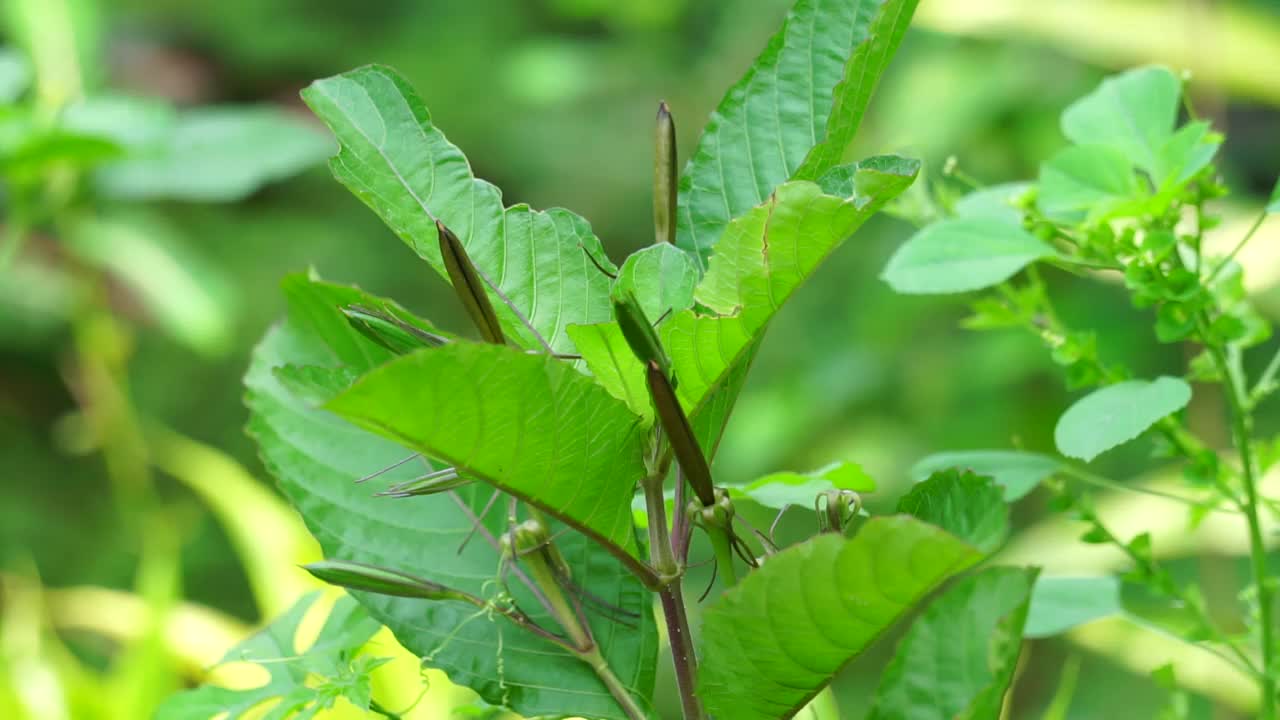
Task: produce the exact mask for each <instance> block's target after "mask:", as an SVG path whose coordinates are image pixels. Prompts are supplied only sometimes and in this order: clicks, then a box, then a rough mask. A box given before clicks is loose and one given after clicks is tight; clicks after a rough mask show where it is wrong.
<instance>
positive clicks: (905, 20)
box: [677, 0, 918, 267]
mask: <svg viewBox="0 0 1280 720" xmlns="http://www.w3.org/2000/svg"><path fill="white" fill-rule="evenodd" d="M917 1H918V0H880V1H879V2H865V1H863V0H799V2H797V3H796V5H795V7H794V8H793V9H792V10H791V12H790V14H788V15H787V19H786V21H785V23H784V24H783V26H782V28H781V29H779V30H778V32H777V33H776V34H775V35H774V36H773V37H772V38H771V39H770V41H769V44H768V46H767V47H766V48H765V49H764V52H762V53H761V54H760V56H759V57H758V58H757V59H756V61H755V63H754V64H753V65H752V66H751V68H750V69H748V70H747V73H746V74H745V75H744V76H743V77H742V79H741V80H739V81H738V83H737V84H735V85H734V86H733V87H732V88H730V89H729V91H728V92H727V93H726V94H725V97H724V99H723V100H721V101H720V105H719V107H717V108H716V111H715V112H714V113H712V115H711V119H710V121H709V122H708V123H707V126H706V129H705V130H704V131H703V134H702V138H701V139H700V140H699V142H698V147H697V149H696V151H695V152H694V154H693V156H692V160H690V161H689V164H688V166H687V167H686V168H685V171H684V173H683V174H682V176H681V178H680V212H679V234H678V239H677V244H678V245H679V246H680V247H682V248H684V249H686V250H690V251H692V252H693V253H694V254H695V256H696V258H697V260H698V262H699V266H700V267H705V261H706V259H707V257H708V256H709V255H710V254H711V249H712V247H713V246H714V245H715V244H716V242H717V241H718V240H719V238H720V235H721V233H723V232H724V231H725V229H726V227H727V226H728V225H729V222H730V221H731V220H732V219H734V218H736V217H739V216H741V215H742V214H743V213H746V212H747V211H749V210H750V209H751V208H753V207H756V206H758V205H760V204H761V203H764V202H766V201H767V200H768V198H769V196H770V195H771V194H772V193H773V192H774V189H775V188H777V187H778V186H779V185H780V184H781V183H783V182H785V181H786V180H788V179H791V178H797V179H805V180H817V179H818V178H820V177H822V175H823V174H824V173H826V171H827V170H829V169H831V168H832V167H834V166H835V165H837V164H838V163H839V162H840V160H841V158H842V157H843V155H844V152H845V149H846V148H847V147H848V145H849V143H850V141H852V139H853V137H854V135H855V134H856V132H857V130H858V126H859V125H860V124H861V121H862V116H863V113H864V112H865V111H866V108H867V105H868V103H869V102H870V100H871V95H872V93H873V92H874V91H875V87H876V84H877V83H878V81H879V79H880V75H881V73H883V72H884V69H885V67H886V66H887V65H888V63H889V60H890V59H891V58H892V57H893V54H894V53H895V52H896V50H897V47H898V43H899V42H900V41H901V40H902V35H903V33H904V32H905V31H906V28H907V26H908V25H909V24H910V23H911V16H912V14H913V13H914V12H915V8H916V4H917Z"/></svg>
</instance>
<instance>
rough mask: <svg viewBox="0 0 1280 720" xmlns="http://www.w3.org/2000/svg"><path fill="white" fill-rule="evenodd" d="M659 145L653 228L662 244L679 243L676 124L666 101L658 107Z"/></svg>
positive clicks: (655, 156) (654, 179) (656, 145)
mask: <svg viewBox="0 0 1280 720" xmlns="http://www.w3.org/2000/svg"><path fill="white" fill-rule="evenodd" d="M656 140H657V142H656V143H654V154H653V229H654V233H655V235H656V236H657V240H658V242H659V243H664V242H665V243H671V244H672V245H674V244H675V242H676V189H677V186H678V183H679V172H678V171H677V166H676V160H677V154H676V124H675V122H674V121H673V120H672V119H671V109H670V108H669V107H667V104H666V103H665V102H663V103H659V104H658V122H657V138H656Z"/></svg>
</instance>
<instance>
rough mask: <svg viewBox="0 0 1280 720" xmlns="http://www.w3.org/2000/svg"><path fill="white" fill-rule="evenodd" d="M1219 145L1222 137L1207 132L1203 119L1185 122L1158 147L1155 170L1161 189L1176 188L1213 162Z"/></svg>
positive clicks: (1207, 125)
mask: <svg viewBox="0 0 1280 720" xmlns="http://www.w3.org/2000/svg"><path fill="white" fill-rule="evenodd" d="M1221 145H1222V136H1221V135H1218V134H1216V133H1214V132H1212V131H1211V129H1210V126H1209V123H1207V122H1204V121H1199V122H1193V123H1187V124H1186V125H1183V126H1182V127H1181V128H1179V129H1178V131H1177V132H1175V133H1174V134H1173V136H1172V137H1170V138H1169V139H1168V141H1166V142H1165V144H1164V147H1162V148H1160V157H1159V165H1158V166H1157V169H1156V171H1155V173H1156V174H1155V178H1156V182H1157V184H1158V185H1159V187H1160V189H1161V190H1168V189H1171V188H1174V187H1178V186H1180V185H1182V184H1183V183H1185V182H1187V181H1188V180H1190V179H1191V178H1192V177H1194V176H1195V174H1196V173H1198V172H1200V171H1201V170H1203V169H1204V168H1206V167H1208V165H1209V163H1211V162H1213V156H1214V155H1216V154H1217V152H1218V148H1219V147H1220V146H1221Z"/></svg>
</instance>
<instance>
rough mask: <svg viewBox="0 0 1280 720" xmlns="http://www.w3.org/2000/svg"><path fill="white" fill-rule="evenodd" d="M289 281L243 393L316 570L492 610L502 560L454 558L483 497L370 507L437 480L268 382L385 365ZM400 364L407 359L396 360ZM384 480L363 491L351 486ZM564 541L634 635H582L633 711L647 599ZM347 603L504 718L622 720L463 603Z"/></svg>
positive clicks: (535, 613) (570, 557)
mask: <svg viewBox="0 0 1280 720" xmlns="http://www.w3.org/2000/svg"><path fill="white" fill-rule="evenodd" d="M291 281H292V282H293V283H294V285H295V286H294V287H293V288H292V289H291V292H290V293H289V296H290V313H289V317H288V320H287V322H285V323H284V324H283V325H282V326H280V327H278V328H276V329H275V330H273V331H272V332H271V333H269V334H268V335H267V337H266V339H265V340H264V341H263V342H262V344H260V345H259V346H258V348H257V349H256V350H255V352H254V356H253V362H252V364H251V366H250V369H249V374H248V376H247V377H246V380H245V383H246V385H247V386H248V394H247V403H248V405H249V409H250V419H249V432H250V434H251V435H252V436H253V438H254V440H255V441H256V442H257V444H258V447H259V449H260V451H261V453H262V459H263V462H264V464H265V465H266V466H267V468H268V470H270V471H271V473H272V474H273V475H274V476H275V477H276V478H277V479H278V480H279V483H280V488H281V489H282V490H283V491H284V494H285V495H286V496H287V497H288V499H289V500H290V502H291V503H292V504H293V505H294V506H295V507H296V508H297V509H298V512H299V513H300V514H301V515H302V517H303V519H304V520H305V521H306V524H307V527H308V529H309V530H310V531H311V532H312V534H314V535H315V537H316V539H317V540H318V541H319V542H320V545H321V548H322V549H323V550H324V554H325V556H326V557H329V558H340V559H343V560H348V561H352V562H363V563H368V564H372V565H378V566H381V567H387V568H392V569H395V570H397V571H400V572H405V573H409V574H411V575H415V576H418V577H422V578H425V579H427V580H430V581H433V582H437V583H440V584H442V585H445V586H448V587H451V588H456V589H458V590H460V591H463V592H467V593H470V594H472V595H476V596H479V597H482V598H492V597H493V594H494V593H495V592H497V589H498V585H496V584H495V583H494V581H495V580H496V579H497V578H498V565H499V560H500V555H499V552H498V551H497V550H495V549H494V548H493V547H491V546H490V545H489V544H488V543H486V542H485V541H484V538H483V537H477V538H475V539H474V540H473V541H472V542H470V543H468V544H467V546H466V548H465V549H464V550H463V551H462V552H459V548H460V547H461V545H462V543H463V540H465V539H466V538H467V537H468V536H469V535H471V533H472V527H473V525H472V523H471V522H470V521H469V520H468V516H467V515H466V514H465V512H464V511H463V509H462V508H463V507H465V508H467V509H468V510H469V511H470V512H471V513H475V514H478V513H480V512H481V511H482V510H483V509H484V508H485V506H486V505H487V503H488V500H489V498H490V495H491V492H492V491H491V490H490V489H489V488H488V487H487V486H485V485H482V484H480V483H476V484H474V485H473V486H471V487H467V488H462V489H459V490H458V491H456V496H451V495H448V494H441V495H433V496H425V497H414V498H403V499H402V498H388V497H378V496H377V493H378V492H379V491H382V490H385V489H387V488H389V487H390V486H392V485H396V484H398V483H404V482H408V481H411V480H413V479H414V478H417V477H419V476H420V475H422V474H423V473H425V472H427V471H430V470H433V469H436V468H437V467H438V466H436V465H432V464H431V463H428V462H425V461H423V460H421V459H416V460H413V461H412V462H407V463H403V464H400V465H398V466H396V467H391V466H393V465H396V464H397V463H400V462H401V461H404V460H405V459H406V456H407V455H409V452H410V451H408V450H406V449H404V448H403V447H401V446H399V445H397V444H395V443H393V442H390V441H387V440H385V439H383V438H381V437H378V436H377V435H373V434H370V433H368V432H365V431H363V430H360V429H359V428H357V427H355V426H353V425H351V424H350V423H348V422H346V421H344V420H342V419H341V418H339V417H337V416H335V415H333V414H332V413H329V412H327V411H324V410H320V409H317V408H315V407H314V406H312V405H311V404H310V403H309V402H308V401H307V399H306V398H300V397H297V396H295V395H293V394H292V393H291V392H290V391H289V388H288V387H287V386H285V385H284V384H282V383H281V382H280V380H279V379H278V377H277V376H276V374H275V373H274V372H273V371H272V368H276V367H279V366H282V365H296V366H313V367H320V368H331V369H341V368H361V369H363V368H365V367H378V366H380V365H381V364H382V363H385V362H386V361H388V360H390V359H391V357H392V356H391V354H390V353H389V352H388V351H387V350H386V349H385V348H383V347H381V346H379V345H377V344H375V343H373V342H371V341H369V340H368V339H367V338H365V337H364V336H363V335H360V334H359V333H358V332H357V331H356V330H355V329H354V328H352V327H351V326H350V325H349V324H348V323H347V322H346V319H345V317H344V316H343V315H342V314H341V312H339V310H338V309H337V307H335V306H334V302H333V301H332V300H326V299H325V297H326V296H327V295H336V294H338V293H340V292H341V291H342V290H347V291H350V289H342V288H339V286H326V285H324V284H322V283H315V285H319V286H320V287H319V288H313V289H312V290H311V291H308V290H306V289H302V287H301V286H303V285H304V284H305V283H306V282H307V281H306V279H305V278H302V277H295V278H292V279H291ZM286 282H287V283H288V282H290V281H286ZM339 301H341V300H339ZM363 302H368V299H366V300H364V301H363ZM423 352H424V353H433V352H436V351H435V350H427V351H423ZM512 352H514V351H512ZM410 357H414V356H406V358H410ZM417 381H418V379H415V381H414V384H416V383H417ZM473 381H474V377H473V378H469V379H468V381H467V383H465V384H464V385H458V387H470V386H471V385H472V382H473ZM455 389H456V388H455ZM503 392H504V391H503V390H499V391H498V392H497V393H496V394H498V395H502V394H503ZM418 410H419V409H418V408H415V409H414V411H415V412H417V411H418ZM387 468H390V469H387ZM384 469H386V472H383V473H381V474H380V475H378V476H377V477H376V478H373V479H370V480H368V481H367V482H365V483H363V484H357V483H356V482H355V481H356V480H357V479H359V478H362V477H365V476H367V475H369V474H371V473H373V472H375V471H378V470H384ZM455 497H456V499H455ZM629 499H630V498H629V494H628V497H627V498H626V500H628V501H629ZM460 505H461V507H460ZM498 505H503V506H505V503H498ZM505 515H506V513H505V507H504V508H503V509H500V510H499V509H494V511H493V512H491V513H489V514H488V515H487V516H486V518H485V521H484V523H483V525H484V527H485V529H486V530H487V531H488V532H490V533H492V534H494V535H496V534H500V533H502V532H504V531H505V529H506V522H505ZM566 530H567V529H565V528H563V527H562V526H557V539H556V546H557V547H558V548H559V549H560V551H561V553H562V554H563V555H564V557H565V558H566V560H567V561H568V562H569V565H570V567H571V570H572V573H573V577H574V581H575V582H576V583H577V584H578V585H579V586H581V587H582V588H584V589H585V590H586V591H587V592H590V593H591V595H593V596H594V597H597V598H600V599H601V600H602V601H604V602H606V603H608V604H609V605H612V606H614V607H616V608H620V609H622V610H623V611H624V612H628V613H634V614H635V615H636V616H637V617H638V618H639V619H638V620H637V621H636V622H637V625H638V627H636V628H635V629H631V628H623V627H621V626H619V625H617V624H616V623H614V622H611V621H609V620H607V619H605V618H603V617H600V616H596V615H591V616H590V621H591V627H592V630H593V633H594V634H595V637H596V639H597V641H598V642H599V644H600V646H601V651H602V653H603V654H604V656H605V657H606V659H607V660H608V661H609V663H610V665H611V667H612V668H613V669H614V671H615V673H617V675H618V676H619V677H620V678H621V679H622V681H623V683H624V684H625V685H626V687H628V688H629V689H631V690H632V691H633V693H634V695H635V697H637V698H639V699H640V700H641V702H642V703H647V702H648V699H649V698H650V697H651V694H652V691H653V682H654V680H653V678H654V668H655V664H656V653H657V631H656V628H655V626H654V623H653V616H652V613H651V612H649V611H650V609H651V596H650V595H649V594H648V593H647V592H645V590H644V588H643V587H642V586H641V585H640V583H639V582H638V581H637V580H635V579H634V578H633V577H632V576H631V575H630V574H629V573H628V572H627V571H626V570H625V569H624V568H623V567H622V566H621V565H620V564H619V563H618V562H617V561H616V560H615V559H614V558H613V557H612V556H610V555H609V553H608V552H606V551H605V550H604V549H602V548H601V547H600V545H599V544H597V543H595V542H593V541H590V540H588V539H587V538H586V537H585V536H583V535H582V534H581V533H577V532H572V531H566ZM508 585H509V586H510V587H511V589H512V592H513V593H515V595H516V600H517V602H518V604H519V606H520V607H521V609H523V610H525V611H526V612H528V613H529V614H530V615H531V616H532V617H533V619H534V620H535V621H536V622H539V623H540V624H543V625H544V626H549V627H554V626H555V625H554V622H555V621H554V620H553V619H551V618H550V616H548V615H547V614H546V613H545V612H544V611H542V610H541V607H540V606H539V605H538V604H537V603H536V602H535V601H534V600H533V599H532V598H531V597H530V595H529V594H528V593H527V591H525V590H524V589H523V587H522V586H521V585H520V584H519V583H518V582H516V580H515V579H514V578H511V579H509V581H508ZM356 597H357V599H358V600H359V601H360V602H361V604H362V605H364V606H365V607H366V608H368V609H369V612H370V614H372V615H373V617H375V618H377V619H378V620H379V621H380V622H382V623H383V624H385V625H387V626H388V627H389V628H390V629H391V631H392V632H393V633H394V634H395V636H396V638H397V639H398V640H399V641H400V643H401V644H402V645H404V646H405V647H406V648H408V649H409V650H410V651H412V652H414V653H415V654H417V655H419V656H422V657H426V658H429V662H428V664H429V665H430V666H431V667H436V668H440V669H442V670H444V671H445V672H446V673H448V674H449V676H450V678H451V679H452V680H453V681H454V682H457V683H460V684H463V685H466V686H468V687H470V688H472V689H474V690H476V691H477V692H478V693H480V695H481V696H482V697H483V698H485V700H486V701H487V702H489V703H491V704H495V705H506V706H508V707H511V708H513V709H514V710H515V711H517V712H519V713H520V714H522V715H525V716H530V717H533V716H539V715H560V714H563V713H566V712H568V713H574V714H579V715H583V716H586V717H600V718H611V719H616V720H624V718H625V715H624V714H623V713H622V711H621V710H620V709H619V708H618V707H617V704H616V703H615V702H614V700H613V698H612V697H611V696H610V695H609V693H608V692H607V690H606V688H605V687H604V686H603V685H602V684H601V682H600V680H599V679H598V678H597V677H596V675H595V673H594V672H593V671H592V670H591V669H590V668H589V667H587V665H586V664H584V663H583V662H581V661H580V660H578V659H577V658H576V657H574V656H572V655H571V654H569V653H567V652H565V651H563V650H562V649H561V648H559V647H557V646H554V645H551V644H549V643H547V642H546V641H545V640H542V639H541V638H537V637H535V636H533V635H531V634H529V633H526V632H523V631H521V630H519V629H518V628H516V627H515V626H513V625H511V624H510V623H507V622H506V621H500V622H490V621H489V620H488V619H487V618H486V617H484V616H483V615H482V614H478V613H477V612H476V611H475V609H474V608H470V607H468V606H466V605H462V604H460V603H450V602H428V601H422V600H412V599H405V598H392V597H385V596H377V595H368V594H363V593H357V594H356Z"/></svg>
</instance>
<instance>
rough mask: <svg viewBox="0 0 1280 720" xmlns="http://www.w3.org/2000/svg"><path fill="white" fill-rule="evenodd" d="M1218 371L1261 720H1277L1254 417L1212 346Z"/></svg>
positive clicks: (1236, 378) (1232, 370)
mask: <svg viewBox="0 0 1280 720" xmlns="http://www.w3.org/2000/svg"><path fill="white" fill-rule="evenodd" d="M1208 348H1209V351H1210V353H1212V355H1213V359H1214V361H1215V362H1216V363H1217V365H1218V370H1219V371H1220V372H1221V373H1222V376H1223V378H1224V379H1225V380H1226V386H1227V387H1226V388H1225V390H1226V396H1227V409H1228V411H1229V414H1230V415H1231V437H1232V442H1233V443H1234V444H1235V446H1236V451H1237V452H1239V453H1240V472H1241V482H1242V484H1243V485H1244V502H1243V504H1242V506H1241V509H1242V510H1243V511H1244V515H1245V519H1246V520H1247V521H1248V523H1249V555H1250V561H1251V566H1252V570H1253V582H1254V585H1255V586H1256V588H1257V593H1258V624H1259V625H1260V626H1261V627H1260V628H1259V635H1260V639H1261V642H1262V676H1261V685H1262V707H1261V713H1260V714H1259V716H1258V717H1259V718H1261V720H1274V719H1275V717H1276V677H1275V675H1274V674H1273V671H1274V669H1275V667H1276V664H1275V652H1276V648H1275V628H1274V627H1273V622H1274V617H1273V607H1272V593H1271V585H1270V579H1269V577H1268V573H1267V546H1266V543H1265V542H1264V541H1263V538H1262V523H1261V519H1260V517H1259V512H1258V481H1257V473H1256V470H1255V468H1254V462H1253V450H1252V449H1251V448H1250V446H1249V440H1250V438H1251V437H1252V434H1253V416H1252V414H1250V412H1249V410H1248V408H1247V407H1246V405H1245V402H1246V401H1245V399H1244V398H1243V397H1242V395H1243V394H1244V381H1243V378H1242V377H1241V374H1240V372H1239V371H1238V370H1237V369H1236V367H1235V366H1233V365H1232V364H1231V363H1229V362H1227V358H1226V355H1225V354H1224V353H1223V350H1222V348H1221V347H1220V346H1217V345H1209V346H1208Z"/></svg>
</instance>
